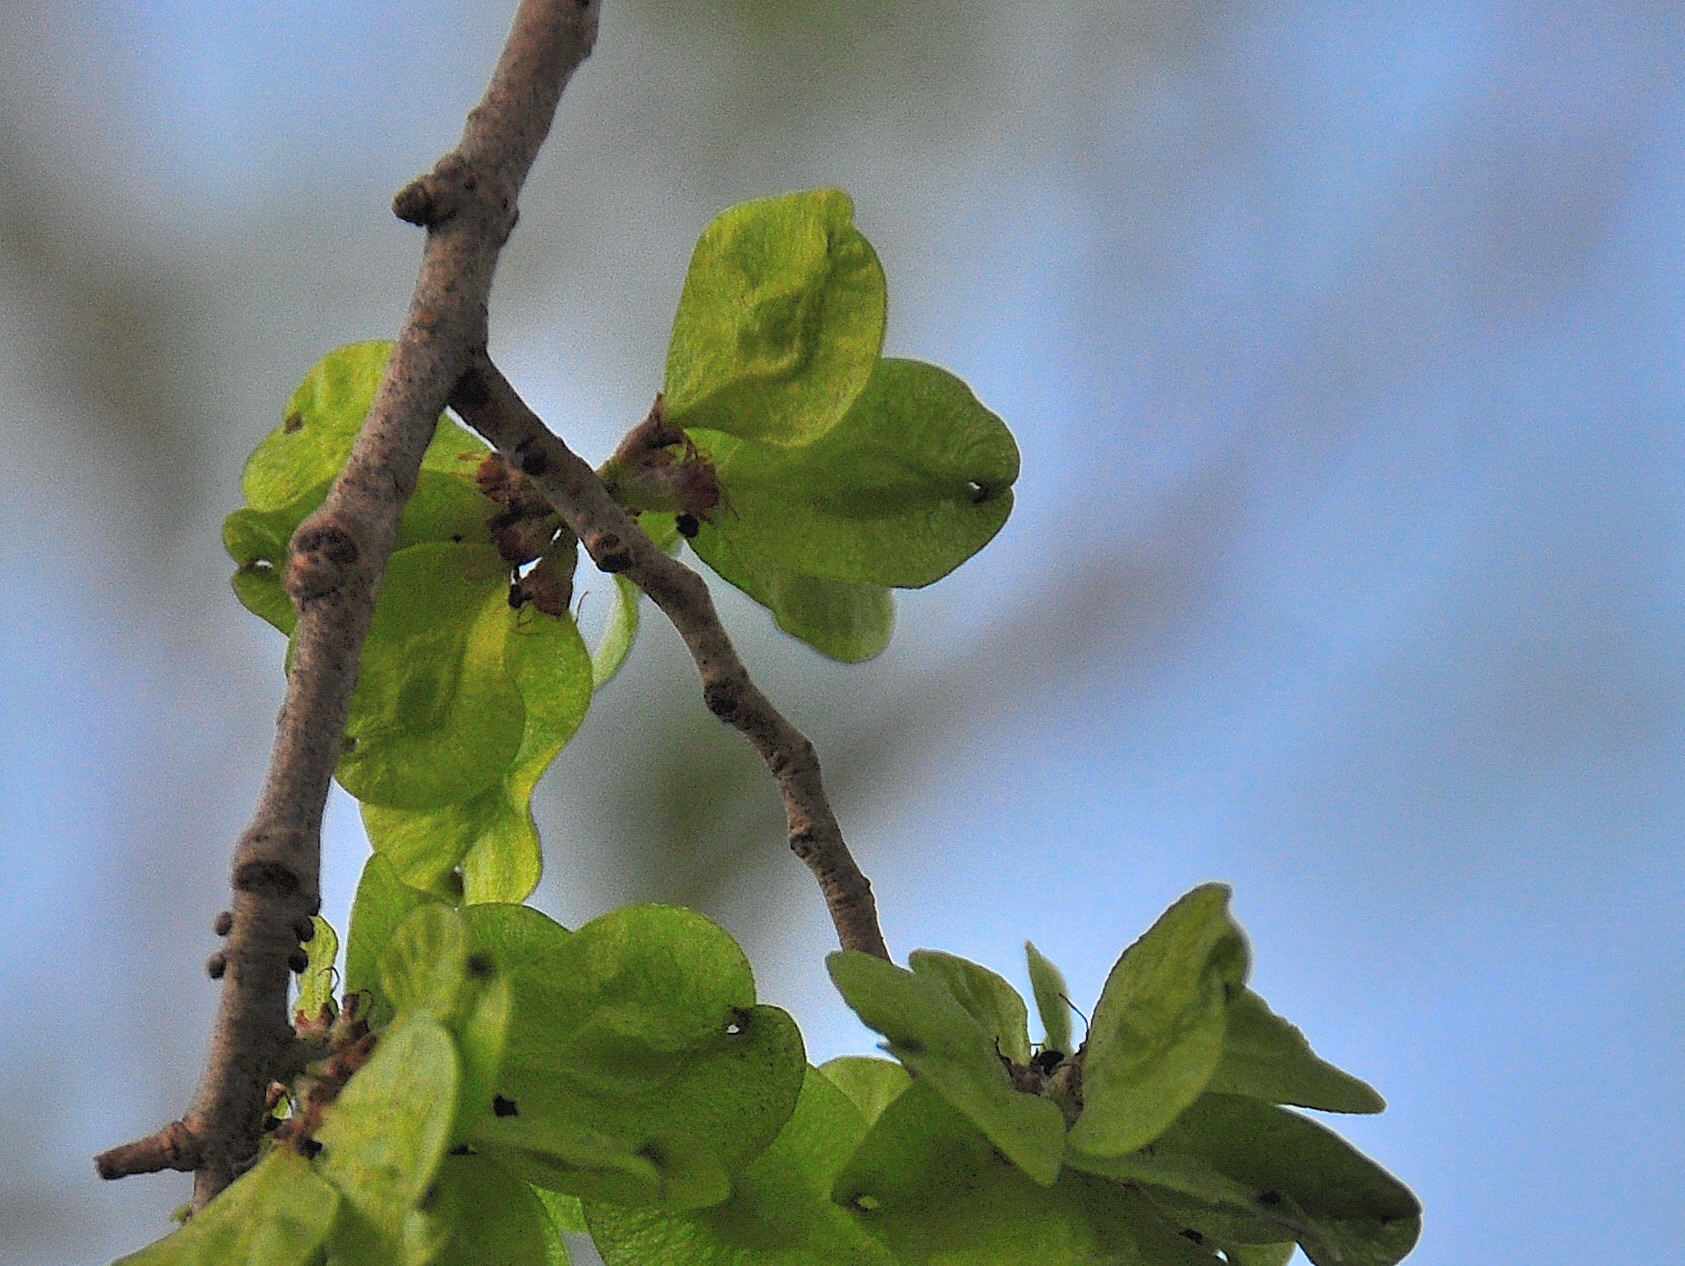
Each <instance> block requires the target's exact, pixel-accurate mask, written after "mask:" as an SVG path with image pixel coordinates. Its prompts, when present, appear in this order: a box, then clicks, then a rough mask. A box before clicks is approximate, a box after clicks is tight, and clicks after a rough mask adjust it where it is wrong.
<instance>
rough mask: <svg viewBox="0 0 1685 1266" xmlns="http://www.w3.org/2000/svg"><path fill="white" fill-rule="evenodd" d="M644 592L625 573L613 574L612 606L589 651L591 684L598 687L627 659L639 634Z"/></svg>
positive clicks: (606, 683)
mask: <svg viewBox="0 0 1685 1266" xmlns="http://www.w3.org/2000/svg"><path fill="white" fill-rule="evenodd" d="M643 596H644V593H643V590H641V589H639V588H638V587H637V586H636V585H634V584H633V583H632V582H631V581H630V580H627V579H626V577H624V576H616V577H615V578H614V606H613V607H612V608H611V609H610V611H609V615H608V624H607V625H605V626H604V628H603V636H602V640H601V641H599V642H598V643H597V648H596V649H595V650H594V651H592V652H591V678H592V686H593V688H595V689H597V690H601V689H602V688H603V687H604V686H606V685H608V683H609V682H610V681H612V680H613V679H614V675H615V674H616V673H618V672H619V671H620V666H621V665H622V664H624V663H625V662H626V656H627V654H628V653H629V652H630V651H631V649H632V643H633V642H634V641H635V640H636V639H637V636H638V606H639V603H640V602H641V601H642V599H643Z"/></svg>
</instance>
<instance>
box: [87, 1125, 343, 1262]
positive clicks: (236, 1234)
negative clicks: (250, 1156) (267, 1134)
mask: <svg viewBox="0 0 1685 1266" xmlns="http://www.w3.org/2000/svg"><path fill="white" fill-rule="evenodd" d="M338 1209H339V1192H338V1191H337V1190H335V1189H334V1188H333V1187H332V1186H330V1185H329V1184H327V1183H326V1182H323V1181H322V1179H321V1178H319V1177H318V1176H317V1175H316V1172H315V1170H313V1169H312V1168H311V1166H310V1162H309V1161H307V1160H305V1159H304V1158H303V1157H302V1156H300V1155H299V1154H298V1153H297V1152H295V1151H293V1150H292V1149H291V1148H276V1149H275V1150H274V1151H272V1152H270V1153H269V1155H268V1156H266V1157H264V1158H263V1160H261V1161H259V1162H258V1163H257V1164H256V1165H255V1166H253V1167H252V1169H251V1170H250V1171H249V1172H248V1173H247V1174H246V1175H245V1176H244V1177H242V1178H240V1179H239V1180H238V1181H237V1182H235V1183H234V1184H232V1185H231V1186H229V1187H228V1188H227V1189H226V1190H225V1191H223V1192H222V1194H220V1195H219V1196H217V1197H216V1199H214V1200H212V1201H211V1202H210V1203H209V1204H207V1205H206V1206H205V1207H204V1208H203V1209H201V1210H199V1212H198V1213H196V1214H194V1215H193V1216H192V1217H191V1218H189V1219H188V1222H187V1225H186V1226H184V1227H182V1228H181V1230H179V1231H176V1232H175V1233H174V1234H172V1235H168V1236H166V1237H164V1238H163V1239H161V1240H159V1241H158V1242H157V1243H155V1244H151V1245H149V1246H147V1247H146V1248H143V1249H141V1250H140V1252H138V1253H131V1254H130V1255H129V1256H127V1257H124V1258H120V1259H119V1260H118V1261H117V1262H115V1263H113V1266H314V1264H315V1263H316V1262H317V1261H319V1260H320V1257H321V1253H322V1245H323V1243H324V1241H325V1240H326V1239H327V1237H328V1231H329V1230H330V1228H332V1226H333V1222H334V1216H335V1214H336V1213H337V1212H338Z"/></svg>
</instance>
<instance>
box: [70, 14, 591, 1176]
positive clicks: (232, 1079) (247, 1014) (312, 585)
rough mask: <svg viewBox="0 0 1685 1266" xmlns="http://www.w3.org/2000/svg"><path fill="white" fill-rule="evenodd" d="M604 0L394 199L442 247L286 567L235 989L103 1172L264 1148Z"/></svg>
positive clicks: (517, 62) (236, 919)
mask: <svg viewBox="0 0 1685 1266" xmlns="http://www.w3.org/2000/svg"><path fill="white" fill-rule="evenodd" d="M596 31H597V0H521V4H520V7H519V8H518V10H517V11H516V14H515V19H514V24H513V26H512V28H511V30H510V32H509V38H508V41H507V42H506V44H505V46H504V50H503V55H502V57H501V58H500V59H499V61H498V64H497V69H496V71H494V72H493V75H492V80H491V83H490V86H489V87H488V88H487V90H486V95H485V98H484V99H483V100H482V101H481V102H480V104H479V105H478V106H477V107H476V108H475V109H474V111H473V112H472V113H471V114H470V115H469V116H468V121H467V125H466V126H465V128H464V130H463V134H462V139H461V141H460V142H459V143H458V145H457V147H456V149H455V150H453V151H452V152H451V153H449V154H447V155H446V156H445V157H444V158H442V159H440V160H439V163H438V165H437V166H436V167H435V168H434V169H433V171H432V172H431V173H430V174H428V175H426V176H423V177H422V178H421V179H419V180H417V181H415V182H413V183H412V184H411V185H409V186H408V187H407V188H405V189H404V190H403V191H402V192H400V193H399V194H398V196H397V198H396V199H394V203H393V210H394V212H395V213H396V214H398V215H399V216H400V217H401V218H403V219H406V220H409V221H410V222H412V223H415V224H419V225H422V226H424V227H425V228H426V229H427V230H428V232H427V242H426V248H425V252H424V254H423V259H422V266H421V275H420V278H419V280H418V282H417V284H416V289H415V296H414V298H413V300H412V301H411V304H410V310H409V315H408V317H407V319H406V321H405V323H404V328H403V331H402V333H401V334H400V336H399V339H398V345H397V347H396V349H395V350H394V351H393V353H392V359H391V361H390V363H389V364H388V366H387V369H386V375H385V378H384V379H383V381H382V382H381V385H380V390H379V392H378V393H377V394H376V397H375V401H374V405H373V407H372V408H371V409H370V411H369V416H368V419H367V421H366V422H365V423H364V425H363V430H362V433H361V435H360V436H359V437H358V439H357V444H356V447H355V449H354V450H353V452H352V454H351V458H350V460H349V461H348V462H347V463H346V466H345V469H344V470H343V471H341V472H340V475H339V478H338V479H337V480H336V481H335V483H334V486H333V489H332V491H331V492H330V493H329V494H328V497H327V500H326V501H325V502H324V503H323V504H322V506H321V508H320V509H319V510H317V511H316V512H315V513H314V514H312V515H311V516H310V517H309V518H308V519H306V520H305V521H304V523H302V524H301V525H300V526H299V529H298V532H297V533H296V534H295V535H294V537H293V540H292V546H291V551H290V556H289V559H288V562H287V568H286V573H285V582H286V588H287V593H288V595H289V596H290V597H291V598H292V600H293V602H294V604H295V605H296V606H297V607H298V611H299V620H298V628H297V632H296V634H295V639H294V643H293V661H292V668H291V673H290V676H289V678H288V682H287V693H286V702H285V703H284V705H283V706H282V709H281V716H280V719H279V721H278V723H277V728H276V737H275V748H274V752H273V755H272V756H271V761H270V766H269V774H268V777H267V778H266V779H265V782H264V786H263V790H262V793H261V795H260V796H259V800H258V805H257V809H256V811H255V813H254V815H253V818H252V823H251V826H250V827H249V828H248V829H247V831H246V833H245V834H244V835H243V836H242V837H241V838H240V841H239V843H238V844H237V845H236V848H235V853H234V876H233V882H234V901H233V908H232V910H230V911H227V912H225V913H224V914H223V915H222V916H220V917H219V918H218V920H217V931H218V932H219V934H222V935H225V936H227V937H228V941H227V943H226V945H225V946H224V948H223V951H222V952H221V953H219V954H217V955H215V956H214V957H213V958H212V960H211V964H210V967H211V974H212V975H213V976H218V977H222V978H223V990H222V998H221V1002H220V1006H219V1010H218V1014H217V1019H216V1027H215V1030H214V1032H213V1034H212V1039H211V1049H210V1053H209V1056H208V1058H207V1061H206V1068H205V1073H204V1077H203V1079H202V1080H201V1082H200V1085H199V1091H198V1094H197V1095H196V1096H195V1098H194V1101H193V1105H192V1107H190V1108H189V1109H188V1111H187V1113H186V1115H185V1116H184V1117H183V1118H182V1119H181V1120H180V1121H176V1122H172V1123H171V1124H170V1125H168V1126H165V1127H164V1128H163V1129H162V1130H160V1131H159V1132H158V1133H157V1134H156V1135H154V1136H152V1137H151V1138H149V1139H143V1140H141V1141H139V1142H137V1143H134V1144H130V1145H128V1146H126V1147H123V1148H117V1149H114V1150H113V1151H112V1152H107V1153H105V1154H104V1155H103V1156H102V1157H101V1158H100V1162H99V1165H100V1172H101V1173H102V1174H104V1175H105V1176H106V1177H120V1176H121V1175H122V1174H123V1173H135V1172H140V1168H139V1167H140V1166H143V1165H146V1164H150V1163H151V1161H152V1160H156V1159H158V1158H160V1157H173V1158H174V1159H166V1160H165V1161H164V1167H172V1166H175V1167H179V1165H180V1164H185V1163H186V1162H187V1161H189V1160H190V1161H191V1162H192V1164H191V1168H193V1169H194V1171H195V1182H194V1202H195V1204H200V1205H202V1204H203V1203H204V1202H205V1201H207V1200H209V1199H210V1198H211V1197H212V1196H214V1195H215V1194H216V1193H217V1192H219V1191H221V1190H222V1189H223V1188H224V1187H226V1186H227V1185H228V1184H229V1183H230V1182H231V1181H233V1179H234V1177H235V1175H236V1174H238V1173H239V1172H240V1169H241V1168H242V1167H243V1166H244V1165H246V1164H247V1163H249V1161H250V1159H251V1157H252V1156H253V1155H254V1154H255V1153H256V1151H257V1147H258V1142H259V1139H260V1137H261V1127H262V1119H263V1100H264V1093H265V1091H266V1090H267V1088H268V1086H269V1084H270V1082H271V1080H272V1079H273V1078H274V1077H275V1076H276V1075H277V1073H278V1071H279V1070H281V1069H282V1068H283V1067H284V1065H285V1062H286V1059H287V1054H288V1051H289V1050H290V1049H291V1045H292V1040H293V1033H292V1028H291V1026H290V1025H289V1024H288V1017H287V984H288V975H289V973H290V972H291V971H296V970H302V967H303V964H304V958H303V954H302V951H301V950H300V949H299V943H300V942H301V941H303V940H306V939H308V937H309V933H310V928H311V924H310V920H309V917H308V916H310V915H311V914H313V913H315V911H316V909H317V908H318V907H319V905H320V896H319V890H318V885H319V877H320V870H321V824H322V808H323V805H324V803H325V802H326V799H327V793H328V784H329V781H330V780H331V779H332V777H333V772H334V768H335V766H336V765H337V764H338V761H339V755H340V743H341V741H342V739H343V737H344V733H345V721H346V716H347V713H348V711H349V708H350V701H351V693H352V690H353V688H354V687H355V686H356V684H357V671H358V667H359V657H360V654H361V650H362V645H363V639H364V637H365V636H366V635H367V633H368V630H369V625H370V623H371V622H372V620H373V616H374V600H375V592H376V590H377V589H378V587H379V584H380V578H381V575H382V573H383V572H384V571H385V568H386V562H387V559H388V558H389V557H390V556H391V553H392V544H393V540H394V538H395V536H396V534H397V527H398V519H399V516H400V515H401V514H402V513H403V509H404V504H405V502H406V501H407V500H408V499H409V496H410V493H411V492H412V491H414V489H415V485H416V479H417V476H418V472H419V470H420V467H421V459H422V454H423V452H424V451H425V450H426V448H427V445H428V442H429V441H430V440H431V439H432V436H433V432H434V428H435V425H436V423H437V421H438V417H439V414H440V413H441V412H443V410H444V406H445V401H446V398H447V397H448V396H449V394H450V391H451V389H452V387H453V386H454V385H455V383H456V382H457V380H458V379H459V378H460V377H461V376H462V373H463V370H464V368H465V367H466V366H467V364H468V357H469V353H470V351H471V350H472V349H473V348H476V347H483V346H484V345H485V338H486V302H487V298H488V296H489V295H490V292H491V283H492V273H493V271H494V269H495V267H496V264H497V257H498V253H499V251H500V250H501V249H502V246H503V243H504V242H505V240H507V238H508V236H509V232H510V230H511V229H512V228H513V227H514V224H515V218H516V205H515V204H516V197H517V195H518V193H519V192H520V188H521V185H522V184H523V183H524V181H525V180H526V175H527V171H528V170H529V168H530V167H531V166H532V162H533V159H534V158H535V157H536V156H537V153H538V149H539V146H540V145H541V144H542V143H543V141H544V138H545V136H546V134H547V133H548V132H549V129H550V123H551V119H552V117H553V115H554V113H555V108H556V104H557V102H558V101H559V100H560V98H561V94H562V89H563V88H564V87H565V86H566V84H567V81H568V79H569V78H570V77H571V75H572V74H573V71H574V69H575V68H576V67H577V66H578V65H579V63H580V62H582V61H583V60H584V59H585V58H586V57H587V56H589V55H590V52H591V46H592V44H593V42H594V41H595V39H596Z"/></svg>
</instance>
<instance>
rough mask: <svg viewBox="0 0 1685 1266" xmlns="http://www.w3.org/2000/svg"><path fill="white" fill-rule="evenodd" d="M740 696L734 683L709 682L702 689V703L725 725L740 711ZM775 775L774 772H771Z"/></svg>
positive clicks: (733, 720) (729, 723) (736, 716)
mask: <svg viewBox="0 0 1685 1266" xmlns="http://www.w3.org/2000/svg"><path fill="white" fill-rule="evenodd" d="M742 694H743V692H742V691H741V690H739V689H738V688H737V683H736V682H731V681H710V682H708V683H706V684H705V685H704V686H703V687H702V702H703V703H705V704H706V705H707V706H708V711H710V712H712V713H713V714H714V715H715V716H717V717H718V718H719V719H720V720H722V721H724V722H725V723H726V724H727V725H732V724H735V723H736V721H737V718H738V715H739V713H740V712H741V711H742ZM773 772H774V773H775V774H776V772H777V771H776V770H774V771H773Z"/></svg>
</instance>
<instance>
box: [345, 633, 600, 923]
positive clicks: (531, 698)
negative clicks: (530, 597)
mask: <svg viewBox="0 0 1685 1266" xmlns="http://www.w3.org/2000/svg"><path fill="white" fill-rule="evenodd" d="M507 605H508V604H507V603H505V604H504V613H503V614H502V615H501V616H500V617H499V618H501V619H502V620H503V621H504V622H505V625H506V629H505V640H504V644H503V664H504V668H505V670H506V671H507V672H508V674H509V676H510V678H511V679H512V680H513V681H514V683H515V686H516V688H517V689H518V690H519V691H520V696H521V700H522V702H523V704H524V707H525V727H524V730H523V732H522V735H521V746H520V748H519V750H518V751H517V752H516V753H515V758H514V761H513V763H512V764H511V765H510V766H509V768H508V771H507V773H505V774H504V776H503V777H502V778H501V779H499V780H498V781H497V782H496V783H494V784H493V785H492V786H490V787H487V788H486V789H485V790H484V791H482V792H480V793H479V794H478V795H476V796H474V797H472V798H470V799H468V800H464V801H461V802H459V803H456V804H449V805H444V806H442V807H440V808H436V809H396V808H391V807H387V806H380V805H369V804H365V805H363V825H364V826H365V827H366V828H367V830H368V833H369V840H370V842H371V843H373V845H374V847H375V849H376V850H377V851H378V852H380V853H382V854H384V855H385V856H386V858H387V859H388V860H389V861H390V862H391V863H392V865H393V868H394V869H395V870H396V872H397V873H398V875H399V876H400V877H401V878H402V879H403V880H404V882H406V883H408V884H410V885H412V886H413V887H417V888H423V889H426V890H428V891H431V892H435V893H438V894H439V895H441V896H447V897H448V896H454V895H455V892H456V885H457V882H458V881H457V878H456V876H454V875H453V874H452V873H451V872H452V871H453V870H455V869H457V868H460V872H461V879H460V883H461V893H462V897H463V899H464V900H465V901H467V902H469V903H481V902H491V901H497V902H519V901H524V900H525V899H526V898H527V897H528V896H529V895H530V894H531V893H532V890H533V889H534V888H535V887H537V886H538V879H539V875H540V873H541V871H542V868H543V860H542V854H541V851H540V846H539V838H538V825H537V823H536V822H534V821H533V817H532V793H533V789H534V788H535V787H537V785H538V780H539V779H540V778H541V777H543V775H544V772H545V771H546V770H547V769H548V768H549V767H550V765H551V764H552V763H553V762H554V761H555V759H556V757H557V755H558V754H560V752H561V750H562V748H563V747H565V746H566V745H567V743H568V740H569V739H571V738H572V737H573V735H574V733H575V732H576V731H577V730H578V729H579V725H580V722H581V721H583V720H584V718H585V712H586V710H587V708H589V707H590V703H591V692H592V666H591V662H590V659H589V657H588V656H587V654H586V651H585V643H584V641H583V639H581V637H580V636H579V630H578V629H577V627H575V625H574V622H573V620H572V618H571V617H562V618H557V617H554V616H550V615H546V614H544V613H543V612H541V611H534V612H531V613H530V614H528V613H525V612H521V613H517V612H514V611H509V610H508V609H507Z"/></svg>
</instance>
